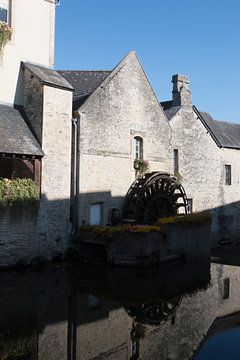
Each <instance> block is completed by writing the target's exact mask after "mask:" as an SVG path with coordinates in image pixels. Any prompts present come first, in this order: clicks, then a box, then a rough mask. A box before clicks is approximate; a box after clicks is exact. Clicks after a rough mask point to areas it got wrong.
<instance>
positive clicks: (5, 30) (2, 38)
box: [0, 22, 12, 56]
mask: <svg viewBox="0 0 240 360" xmlns="http://www.w3.org/2000/svg"><path fill="white" fill-rule="evenodd" d="M11 35H12V29H11V27H10V26H9V25H8V24H6V23H4V22H0V56H1V55H2V52H3V48H4V46H5V45H6V43H7V42H8V41H9V40H11Z"/></svg>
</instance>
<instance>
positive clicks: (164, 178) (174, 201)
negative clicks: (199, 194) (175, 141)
mask: <svg viewBox="0 0 240 360" xmlns="http://www.w3.org/2000/svg"><path fill="white" fill-rule="evenodd" d="M178 213H183V214H186V213H187V197H186V193H185V191H184V188H183V187H182V185H181V184H180V182H179V181H178V180H177V179H176V178H175V177H174V176H171V175H170V174H167V173H162V172H155V173H148V174H146V175H145V176H143V177H142V178H138V179H136V180H135V181H134V183H133V184H132V185H131V187H130V188H129V190H128V192H127V195H126V198H125V203H124V207H123V219H128V220H131V221H135V222H136V223H138V224H153V223H154V222H155V221H156V220H157V219H159V218H160V217H168V216H173V215H176V214H178Z"/></svg>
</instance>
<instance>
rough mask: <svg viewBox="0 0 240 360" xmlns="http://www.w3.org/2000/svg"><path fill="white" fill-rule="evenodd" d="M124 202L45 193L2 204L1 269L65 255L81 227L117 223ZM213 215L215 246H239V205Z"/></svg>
mask: <svg viewBox="0 0 240 360" xmlns="http://www.w3.org/2000/svg"><path fill="white" fill-rule="evenodd" d="M123 202H124V198H123V197H120V196H118V197H113V196H112V195H111V192H110V191H106V192H94V193H87V194H81V195H80V196H79V198H78V201H77V200H76V199H72V200H69V199H58V200H49V199H48V198H47V196H46V195H44V194H43V195H42V196H41V199H40V201H35V202H32V201H29V202H28V201H25V202H22V201H21V202H18V201H16V202H14V203H12V204H10V205H9V204H5V205H0V229H1V231H0V249H1V252H0V267H3V266H9V265H13V264H17V263H24V264H29V263H30V262H31V261H32V260H33V259H34V258H39V257H43V258H45V259H49V260H50V259H52V258H56V257H61V256H63V255H64V253H65V251H66V249H67V248H68V246H69V240H70V238H71V235H73V234H74V233H77V231H78V229H79V227H80V226H81V225H82V224H89V223H92V224H111V223H113V224H114V223H117V222H118V221H119V218H120V216H121V210H122V206H123ZM211 212H212V214H213V221H212V245H213V246H217V245H219V243H229V244H232V245H234V246H237V245H240V241H239V239H240V202H234V203H231V204H227V205H224V206H220V207H217V208H214V209H211Z"/></svg>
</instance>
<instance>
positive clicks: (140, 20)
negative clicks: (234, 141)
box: [55, 0, 240, 123]
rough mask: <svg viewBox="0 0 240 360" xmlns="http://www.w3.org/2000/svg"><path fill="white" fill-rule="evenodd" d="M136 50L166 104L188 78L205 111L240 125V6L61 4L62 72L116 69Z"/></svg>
mask: <svg viewBox="0 0 240 360" xmlns="http://www.w3.org/2000/svg"><path fill="white" fill-rule="evenodd" d="M130 50H135V51H136V52H137V54H138V56H139V58H140V60H141V62H142V64H143V67H144V69H145V71H146V73H147V75H148V77H149V79H150V81H151V83H152V85H153V88H154V90H155V92H156V94H157V96H158V97H159V99H160V100H161V101H163V100H168V99H170V98H171V90H172V84H171V76H172V75H173V74H176V73H181V74H185V75H188V76H189V77H190V86H191V90H192V98H193V103H194V104H195V105H196V106H197V107H198V108H199V109H200V110H203V111H208V112H209V113H210V114H211V115H212V116H213V117H214V118H215V119H219V120H228V121H234V122H239V123H240V113H239V111H238V108H239V105H240V1H239V0H228V1H226V0H221V1H217V0H181V1H180V0H178V1H177V0H171V1H166V0H165V1H163V0H147V1H143V0H128V1H127V0H121V1H116V0H115V1H113V0H111V1H110V0H101V1H100V0H88V1H81V0H61V5H60V6H58V7H57V14H56V54H55V55H56V59H55V60H56V61H55V67H56V68H57V69H78V70H95V69H97V70H101V69H103V70H108V69H112V68H114V67H115V65H116V64H117V63H118V62H119V61H120V60H121V59H122V58H123V57H124V56H125V55H126V53H128V52H129V51H130Z"/></svg>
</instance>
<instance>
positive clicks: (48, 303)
mask: <svg viewBox="0 0 240 360" xmlns="http://www.w3.org/2000/svg"><path fill="white" fill-rule="evenodd" d="M188 271H189V269H188ZM211 274H212V279H211V284H210V285H209V286H208V287H207V288H206V289H205V290H196V291H194V292H193V293H192V294H190V295H183V296H182V299H181V301H180V302H179V303H178V306H177V307H175V308H174V310H173V311H172V314H170V313H171V311H170V305H171V303H172V300H171V299H170V301H169V302H168V305H167V299H165V300H164V301H162V302H161V301H160V300H157V301H156V300H155V305H156V303H158V304H159V306H160V304H161V303H162V305H163V306H162V305H161V309H162V310H163V311H165V310H166V305H167V306H168V312H169V316H166V318H165V322H164V321H162V320H163V317H162V316H161V324H160V325H155V326H151V325H149V323H148V318H149V317H148V315H149V312H148V313H147V316H146V314H145V313H143V316H142V317H141V316H140V317H139V318H138V319H135V320H134V319H133V317H132V315H133V313H132V314H131V316H129V315H128V314H127V313H126V311H125V310H124V307H123V306H122V305H123V303H118V302H116V301H114V300H111V299H110V298H111V297H114V298H115V299H117V297H116V294H115V295H114V293H113V292H112V293H111V292H110V288H109V292H106V284H105V283H102V285H101V282H99V274H98V273H97V274H95V281H94V275H91V277H87V278H85V275H84V274H83V273H82V272H81V273H79V275H78V276H77V278H78V279H77V278H76V272H75V273H74V274H72V275H73V277H74V279H75V280H73V278H72V275H71V274H70V273H67V272H66V271H65V270H60V269H55V270H51V271H43V272H35V273H26V274H20V275H16V274H9V275H6V274H3V275H1V276H0V280H1V281H0V284H1V285H0V292H1V299H0V305H1V306H0V353H1V351H3V349H5V350H4V351H6V350H8V351H10V349H11V351H12V350H13V349H14V346H17V344H18V345H20V344H25V345H24V346H25V348H24V349H25V350H26V351H29V352H30V351H31V352H32V354H35V356H36V349H38V351H37V352H38V359H39V360H46V359H49V360H57V359H61V360H64V359H66V360H68V359H72V360H83V359H86V360H90V359H95V358H99V357H101V358H102V359H104V358H107V359H123V360H127V359H131V358H132V359H138V358H139V359H144V360H145V359H159V358H161V359H163V360H164V359H166V360H167V359H178V360H179V359H186V360H190V359H191V357H192V355H193V354H194V353H195V352H196V351H197V350H198V349H199V347H200V346H202V345H203V344H204V342H205V341H206V340H207V339H208V338H209V337H210V336H213V335H214V334H215V333H216V332H217V331H218V332H219V331H221V330H224V329H225V330H226V329H228V328H231V327H232V326H236V325H238V324H239V322H238V321H239V313H240V307H239V295H240V294H239V288H240V287H239V282H240V269H239V267H235V266H227V265H218V264H213V265H212V271H211ZM70 275H71V276H70ZM120 275H121V274H118V276H116V275H115V276H114V277H115V281H116V282H117V277H119V280H120V282H121V276H120ZM138 276H139V275H138ZM3 277H4V281H3V279H2V278H3ZM109 281H110V276H109ZM144 281H146V279H145V280H144ZM196 285H197V284H196ZM16 289H17V290H18V291H16ZM83 289H84V290H83ZM87 289H88V290H87ZM165 291H166V288H165ZM171 291H172V290H171ZM101 293H104V295H100V294H101ZM153 294H154V293H153ZM162 294H164V290H162ZM165 294H166V293H165ZM125 297H126V294H125ZM125 301H126V300H125ZM129 301H130V298H129V299H128V302H129ZM151 301H152V300H151ZM125 304H126V303H125ZM134 304H135V305H134ZM136 304H137V303H136V302H134V303H131V305H130V303H128V304H127V307H128V308H129V307H131V308H132V309H133V308H134V306H136ZM155 305H154V306H153V307H152V313H154V311H157V307H156V306H155ZM137 306H138V310H139V303H138V305H137ZM147 308H148V310H147V311H150V309H151V306H150V305H147V306H145V307H144V309H145V310H146V309H147ZM145 310H144V311H145ZM152 313H151V314H152ZM170 315H171V316H170ZM151 316H152V315H151ZM157 317H159V315H158V311H157ZM216 318H217V319H218V320H217V321H216V322H214V321H215V319H216ZM137 320H139V322H138V321H137ZM150 320H151V322H152V319H150ZM6 333H7V334H8V337H6ZM9 334H11V336H9ZM4 339H5V340H6V339H8V343H6V342H5V343H4ZM26 344H27V345H26Z"/></svg>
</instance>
